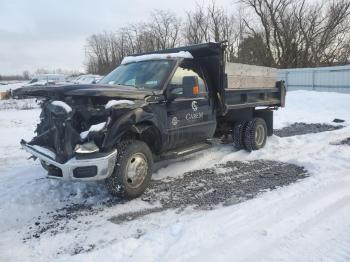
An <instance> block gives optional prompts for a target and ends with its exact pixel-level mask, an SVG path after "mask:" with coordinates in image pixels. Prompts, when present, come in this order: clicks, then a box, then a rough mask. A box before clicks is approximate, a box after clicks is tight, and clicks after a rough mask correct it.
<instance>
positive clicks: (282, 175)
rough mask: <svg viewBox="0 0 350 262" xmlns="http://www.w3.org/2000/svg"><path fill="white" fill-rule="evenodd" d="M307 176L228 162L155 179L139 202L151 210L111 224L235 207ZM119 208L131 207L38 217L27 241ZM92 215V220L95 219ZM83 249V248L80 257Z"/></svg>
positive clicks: (84, 206)
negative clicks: (166, 212)
mask: <svg viewBox="0 0 350 262" xmlns="http://www.w3.org/2000/svg"><path fill="white" fill-rule="evenodd" d="M306 176H307V172H306V170H305V169H304V168H303V167H300V166H296V165H293V164H288V163H283V162H277V161H267V160H255V161H248V162H240V161H234V162H227V163H225V164H221V165H217V166H216V167H213V168H207V169H200V170H195V171H191V172H187V173H185V174H184V175H183V176H182V177H177V178H167V179H163V180H152V181H151V184H150V186H149V188H148V189H147V190H146V192H145V193H144V194H143V195H142V197H141V199H142V200H143V201H146V202H148V203H150V204H151V206H153V205H154V207H153V208H152V207H151V208H149V209H143V210H142V209H141V210H135V211H133V212H126V213H122V214H120V215H118V216H114V217H111V218H109V220H110V221H111V222H113V223H116V224H120V223H126V222H128V221H130V220H134V219H138V218H140V217H143V216H146V215H149V214H151V213H156V212H161V211H164V210H168V209H177V210H178V212H181V210H183V209H184V208H187V207H193V208H194V209H201V210H210V209H213V208H215V207H217V206H219V205H234V204H237V203H240V202H242V201H245V200H248V199H251V198H253V197H255V196H256V195H257V194H259V193H261V192H264V191H268V190H272V189H275V188H277V187H281V186H285V185H288V184H290V183H293V182H295V181H297V180H299V179H301V178H304V177H306ZM90 200H91V199H90ZM159 203H160V205H159ZM121 204H128V201H127V200H123V199H116V198H109V197H108V198H105V199H101V200H99V201H97V202H95V203H93V202H91V201H89V202H85V203H80V204H71V205H67V206H66V207H64V208H61V209H58V210H56V211H53V212H49V213H47V214H46V216H44V217H38V218H37V222H36V223H35V224H34V225H33V226H31V227H30V228H29V229H30V231H29V232H28V235H27V237H26V238H25V239H23V240H24V241H26V240H29V239H32V238H40V236H41V235H42V234H50V235H56V234H58V233H62V232H69V231H73V230H77V225H76V224H77V223H78V224H81V223H84V224H86V225H87V226H88V225H89V224H90V223H91V222H92V221H93V215H98V213H99V212H101V211H103V210H105V209H108V208H109V207H111V206H115V205H121ZM89 216H92V217H91V219H89ZM73 222H74V223H73ZM74 224H75V226H74ZM85 251H86V250H85ZM85 251H84V250H81V251H79V253H80V252H85ZM74 252H75V251H74ZM74 252H73V253H74Z"/></svg>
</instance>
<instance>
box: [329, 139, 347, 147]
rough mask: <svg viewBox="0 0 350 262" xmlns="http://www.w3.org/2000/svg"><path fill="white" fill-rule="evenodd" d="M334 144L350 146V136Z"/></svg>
mask: <svg viewBox="0 0 350 262" xmlns="http://www.w3.org/2000/svg"><path fill="white" fill-rule="evenodd" d="M332 145H348V146H350V137H348V138H345V139H343V140H341V141H339V142H334V143H332Z"/></svg>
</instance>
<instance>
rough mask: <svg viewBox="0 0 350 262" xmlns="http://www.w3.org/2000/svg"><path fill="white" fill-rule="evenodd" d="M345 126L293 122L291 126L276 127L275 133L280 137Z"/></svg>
mask: <svg viewBox="0 0 350 262" xmlns="http://www.w3.org/2000/svg"><path fill="white" fill-rule="evenodd" d="M343 127H344V126H341V125H338V126H333V125H328V124H319V123H317V124H307V123H293V124H291V125H290V126H286V127H283V128H282V129H275V130H274V131H273V133H274V134H275V135H276V136H279V137H288V136H297V135H305V134H311V133H320V132H325V131H333V130H337V129H340V128H343Z"/></svg>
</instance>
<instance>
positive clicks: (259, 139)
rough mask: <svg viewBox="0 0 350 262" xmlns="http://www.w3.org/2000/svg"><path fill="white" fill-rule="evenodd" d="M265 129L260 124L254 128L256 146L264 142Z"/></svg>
mask: <svg viewBox="0 0 350 262" xmlns="http://www.w3.org/2000/svg"><path fill="white" fill-rule="evenodd" d="M264 137H265V129H264V127H263V126H262V125H258V126H257V127H256V130H255V142H256V144H257V146H261V145H262V144H263V143H264Z"/></svg>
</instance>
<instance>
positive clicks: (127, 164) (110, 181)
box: [106, 140, 153, 198]
mask: <svg viewBox="0 0 350 262" xmlns="http://www.w3.org/2000/svg"><path fill="white" fill-rule="evenodd" d="M117 150H118V155H117V161H116V165H115V168H114V171H113V173H112V175H111V176H110V177H108V178H107V179H106V185H107V189H108V191H109V192H110V193H111V194H112V195H114V196H118V197H127V198H135V197H138V196H140V195H141V194H142V193H143V192H144V191H145V190H146V188H147V186H148V184H149V182H150V180H151V176H152V165H153V158H152V152H151V150H150V149H149V147H148V146H147V144H146V143H144V142H142V141H137V140H128V141H122V142H120V143H119V145H118V146H117Z"/></svg>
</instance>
